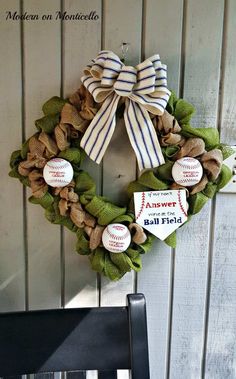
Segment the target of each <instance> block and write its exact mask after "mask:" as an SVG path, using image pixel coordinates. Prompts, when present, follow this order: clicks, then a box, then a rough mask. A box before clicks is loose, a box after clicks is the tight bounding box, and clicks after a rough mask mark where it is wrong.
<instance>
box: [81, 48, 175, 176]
mask: <svg viewBox="0 0 236 379" xmlns="http://www.w3.org/2000/svg"><path fill="white" fill-rule="evenodd" d="M84 74H85V75H84V76H83V77H82V78H81V80H82V83H83V84H84V86H85V87H86V88H87V90H88V91H89V92H90V93H91V94H92V96H93V98H94V100H95V101H96V102H98V103H100V102H102V103H103V104H102V107H101V108H100V109H99V111H98V113H97V114H96V116H95V117H94V119H93V120H92V122H91V123H90V125H89V127H88V129H87V130H86V132H85V134H84V136H83V138H82V140H81V147H82V148H83V149H84V150H85V151H86V153H87V154H88V155H89V157H90V158H91V159H92V160H94V161H95V162H97V163H100V162H101V160H102V158H103V156H104V154H105V151H106V149H107V147H108V145H109V142H110V140H111V138H112V135H113V132H114V130H115V125H116V110H117V105H118V102H119V100H120V98H121V97H125V98H126V100H125V112H124V120H125V125H126V129H127V132H128V136H129V139H130V143H131V145H132V147H133V149H134V151H135V154H136V157H137V161H138V165H139V169H140V170H142V169H144V168H153V167H157V166H159V165H161V164H163V163H164V162H165V161H164V157H163V154H162V152H161V147H160V144H159V141H158V138H157V134H156V131H155V128H154V126H153V123H152V121H151V119H150V116H149V112H150V113H152V114H155V115H159V116H160V115H162V114H163V113H164V110H165V108H166V105H167V102H168V100H169V97H170V91H169V90H168V88H167V69H166V65H164V64H162V63H161V61H160V57H159V55H154V56H152V57H150V58H148V59H146V60H145V61H144V62H142V63H140V64H138V65H137V66H135V67H132V66H125V65H124V64H123V63H122V62H121V61H120V59H119V57H118V56H117V55H116V54H114V53H113V52H111V51H101V52H100V53H99V54H98V56H97V58H96V59H94V60H92V62H91V64H89V65H87V67H86V68H85V70H84Z"/></svg>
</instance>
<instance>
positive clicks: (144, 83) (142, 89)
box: [134, 59, 156, 95]
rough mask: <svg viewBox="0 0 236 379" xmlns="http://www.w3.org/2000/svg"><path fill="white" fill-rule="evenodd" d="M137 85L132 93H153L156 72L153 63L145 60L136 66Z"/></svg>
mask: <svg viewBox="0 0 236 379" xmlns="http://www.w3.org/2000/svg"><path fill="white" fill-rule="evenodd" d="M136 67H137V84H136V85H135V87H134V93H139V94H141V95H146V94H148V93H152V92H154V91H155V80H156V72H155V68H154V66H153V63H152V62H151V61H150V60H149V59H147V60H146V61H144V62H142V63H140V64H138V65H137V66H136Z"/></svg>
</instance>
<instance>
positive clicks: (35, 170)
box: [9, 85, 233, 280]
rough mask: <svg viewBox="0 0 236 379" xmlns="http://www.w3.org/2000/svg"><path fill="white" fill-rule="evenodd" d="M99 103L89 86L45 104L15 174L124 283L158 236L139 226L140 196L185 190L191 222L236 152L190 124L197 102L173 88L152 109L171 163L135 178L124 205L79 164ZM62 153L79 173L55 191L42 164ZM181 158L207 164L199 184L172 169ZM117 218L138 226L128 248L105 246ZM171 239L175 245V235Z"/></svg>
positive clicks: (100, 267)
mask: <svg viewBox="0 0 236 379" xmlns="http://www.w3.org/2000/svg"><path fill="white" fill-rule="evenodd" d="M99 107H100V105H99V104H97V103H95V101H94V99H93V97H92V95H91V94H90V92H89V91H88V90H87V89H86V88H85V87H84V86H83V85H81V87H80V88H79V89H78V90H77V91H76V92H75V93H74V94H73V95H72V96H70V98H69V99H62V98H60V97H57V96H55V97H52V98H51V99H49V100H48V101H47V102H46V103H45V104H44V105H43V107H42V110H43V113H44V116H43V117H42V118H41V119H39V120H36V121H35V125H36V128H37V132H36V133H35V134H34V135H33V136H32V137H30V138H29V139H28V140H27V141H26V142H25V143H24V144H23V145H22V147H21V149H20V150H17V151H14V152H13V153H12V155H11V159H10V166H11V171H10V173H9V175H10V176H11V177H14V178H18V179H19V180H20V181H21V183H23V185H25V186H29V187H31V190H32V196H31V197H30V198H29V201H30V202H31V203H33V204H39V205H41V206H42V207H43V208H44V209H45V216H46V218H47V220H49V221H50V222H51V223H53V224H60V225H62V226H65V227H67V228H68V229H69V230H71V231H72V232H74V233H75V234H76V236H77V243H76V251H77V252H78V253H79V254H81V255H87V256H88V257H89V260H90V263H91V267H92V269H93V270H95V271H97V272H98V273H100V274H103V275H105V276H107V277H108V278H109V279H110V280H118V279H120V278H121V277H122V276H123V275H125V274H126V273H127V272H129V271H131V270H134V271H140V270H141V268H142V261H141V255H142V254H145V253H147V252H148V251H149V250H150V249H151V247H152V243H153V241H154V239H155V238H156V237H155V236H153V235H152V234H150V233H149V232H147V231H145V232H144V230H143V229H142V227H141V226H139V225H138V224H136V223H135V216H134V203H133V193H134V192H142V193H143V199H144V198H145V192H146V191H156V190H157V191H158V190H169V189H183V188H185V189H186V191H187V202H188V220H187V221H189V220H190V218H191V216H192V215H194V214H196V213H198V212H199V211H200V210H201V209H202V207H203V206H204V205H205V204H206V202H207V201H208V200H209V199H211V198H213V197H214V195H215V194H216V192H218V191H219V190H220V189H221V188H223V187H224V186H225V185H226V184H227V183H228V181H229V180H230V179H231V176H232V175H231V172H230V170H229V168H228V167H227V166H225V165H224V164H223V163H222V162H223V160H224V159H226V158H227V157H229V156H230V155H231V154H232V153H233V150H232V149H231V148H230V147H228V146H226V145H224V144H221V143H220V139H219V134H218V131H217V130H216V129H215V128H193V127H191V126H190V120H191V117H192V115H193V113H194V107H193V106H192V105H191V104H189V103H188V102H186V101H185V100H183V99H178V98H177V97H176V95H175V94H174V92H171V96H170V98H169V101H168V103H167V106H166V110H165V111H164V113H163V114H162V115H161V116H156V115H153V114H150V117H151V120H152V123H153V125H154V127H155V130H156V134H157V137H158V140H159V142H160V145H161V150H162V153H163V156H164V158H165V163H164V164H162V165H160V166H158V167H157V168H155V169H152V170H146V171H144V172H143V173H142V174H141V176H140V177H139V178H138V180H136V181H133V182H131V183H129V184H128V187H127V193H128V198H129V202H128V204H127V205H126V206H125V207H120V206H118V205H115V204H113V203H112V202H111V201H109V200H108V199H107V198H105V197H102V196H98V195H97V194H96V184H95V182H94V180H93V178H92V177H91V176H90V175H89V174H88V173H87V172H85V171H84V170H82V169H81V168H80V167H81V163H82V162H83V160H84V158H85V157H86V153H85V152H84V150H83V149H82V148H81V146H80V141H81V139H82V137H83V134H84V132H85V131H86V129H87V128H88V126H89V124H90V123H91V121H92V120H93V118H94V117H95V115H96V114H97V112H98V111H99ZM123 114H124V101H122V98H121V99H120V101H119V104H118V109H117V116H118V117H120V118H123ZM57 157H58V158H63V159H65V160H67V161H69V162H70V163H71V165H72V167H73V170H74V176H73V180H72V181H71V182H70V183H69V184H68V185H67V186H65V187H58V188H52V187H50V186H48V185H47V183H46V182H45V181H44V178H43V168H44V166H45V165H46V163H47V162H48V161H49V160H51V159H52V158H57ZM182 157H194V158H195V159H198V160H199V161H200V163H201V165H202V166H203V176H202V179H201V181H200V182H199V183H198V184H196V185H195V186H193V187H187V188H186V187H184V186H181V185H179V184H177V183H175V182H174V179H173V177H172V166H173V164H174V162H175V161H176V160H178V159H180V158H182ZM111 223H121V224H124V225H126V226H127V227H128V228H129V230H130V231H131V244H130V246H129V247H128V249H127V250H126V251H125V252H123V253H119V254H117V253H112V252H109V251H108V250H106V249H105V248H104V246H103V244H102V233H103V231H104V229H105V227H106V226H107V225H109V224H111ZM165 243H166V244H168V245H169V246H171V247H173V248H174V247H176V232H173V233H172V234H171V235H170V236H169V237H168V238H166V240H165Z"/></svg>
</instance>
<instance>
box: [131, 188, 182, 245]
mask: <svg viewBox="0 0 236 379" xmlns="http://www.w3.org/2000/svg"><path fill="white" fill-rule="evenodd" d="M134 205H135V217H136V222H137V223H138V224H139V225H141V226H142V227H143V228H144V229H146V230H148V231H149V232H150V233H152V234H154V235H155V236H156V237H158V238H159V239H160V240H162V241H163V240H165V239H166V238H167V237H168V236H169V235H170V234H171V233H173V232H174V231H175V230H176V229H178V228H179V227H180V226H181V225H183V224H184V223H185V222H186V221H187V218H188V215H187V201H186V191H185V190H168V191H151V192H135V193H134Z"/></svg>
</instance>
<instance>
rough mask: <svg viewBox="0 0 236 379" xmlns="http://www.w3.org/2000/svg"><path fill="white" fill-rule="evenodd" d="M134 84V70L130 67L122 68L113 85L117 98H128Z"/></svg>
mask: <svg viewBox="0 0 236 379" xmlns="http://www.w3.org/2000/svg"><path fill="white" fill-rule="evenodd" d="M136 82H137V70H136V68H135V67H132V66H123V67H122V69H121V71H120V74H119V76H118V78H117V80H116V82H115V84H114V90H115V92H116V93H117V95H119V96H125V97H127V96H130V95H131V93H132V90H133V87H134V85H135V84H136Z"/></svg>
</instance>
